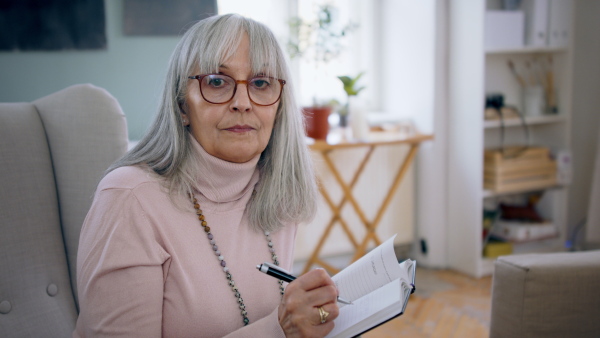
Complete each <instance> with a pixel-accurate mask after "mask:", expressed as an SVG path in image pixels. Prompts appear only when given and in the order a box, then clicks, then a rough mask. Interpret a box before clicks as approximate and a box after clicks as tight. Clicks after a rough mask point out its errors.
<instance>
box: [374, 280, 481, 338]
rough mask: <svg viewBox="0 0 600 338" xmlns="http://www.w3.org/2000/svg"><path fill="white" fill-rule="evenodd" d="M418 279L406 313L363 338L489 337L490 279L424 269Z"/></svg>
mask: <svg viewBox="0 0 600 338" xmlns="http://www.w3.org/2000/svg"><path fill="white" fill-rule="evenodd" d="M416 277H417V278H416V283H415V284H416V285H417V289H416V291H415V293H414V294H413V295H412V296H411V298H410V300H409V302H408V306H407V308H406V312H405V313H404V314H403V315H402V316H400V317H398V318H396V319H394V320H392V321H390V322H388V323H386V324H384V325H382V326H380V327H378V328H376V329H374V330H372V331H370V332H368V333H366V334H364V335H363V337H365V338H384V337H386V338H387V337H461V338H462V337H466V338H478V337H488V335H489V327H490V309H491V285H492V279H491V277H484V278H481V279H474V278H470V277H468V276H465V275H462V274H459V273H457V272H452V271H448V270H423V269H418V270H417V274H416ZM420 285H421V287H420Z"/></svg>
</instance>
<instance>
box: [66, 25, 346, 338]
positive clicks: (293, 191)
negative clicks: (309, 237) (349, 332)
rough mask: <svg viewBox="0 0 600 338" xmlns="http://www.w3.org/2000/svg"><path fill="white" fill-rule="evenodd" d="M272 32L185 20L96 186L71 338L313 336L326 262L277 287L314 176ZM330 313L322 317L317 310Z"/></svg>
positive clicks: (307, 211) (330, 294)
mask: <svg viewBox="0 0 600 338" xmlns="http://www.w3.org/2000/svg"><path fill="white" fill-rule="evenodd" d="M289 79H290V76H289V71H288V68H287V65H286V62H285V59H284V57H283V53H282V51H281V49H280V47H279V46H278V44H277V42H276V40H275V38H274V36H273V34H272V32H271V31H270V30H269V29H268V28H266V27H265V26H264V25H262V24H260V23H257V22H255V21H253V20H251V19H247V18H244V17H241V16H238V15H224V16H215V17H211V18H208V19H205V20H203V21H200V22H198V23H197V24H196V25H194V26H193V27H191V29H189V30H188V31H187V33H186V34H185V35H184V36H183V38H182V40H181V41H180V42H179V44H178V45H177V47H176V49H175V51H174V53H173V56H172V57H171V60H170V66H169V70H168V74H167V78H166V84H165V87H164V91H163V95H162V100H161V103H160V106H159V110H158V114H157V117H156V119H155V121H154V122H153V124H152V126H151V127H150V129H149V131H148V133H147V134H146V135H145V136H144V137H143V138H142V140H141V141H140V142H139V143H138V144H137V146H136V147H135V148H133V149H132V150H131V151H130V152H128V153H127V154H126V155H125V156H124V157H123V158H122V159H120V160H119V161H117V162H116V163H115V164H113V165H112V166H111V167H110V168H109V169H108V171H107V174H106V175H105V177H104V178H103V179H102V181H101V182H100V184H99V186H98V189H97V191H96V194H95V197H94V202H93V204H92V207H91V209H90V211H89V213H88V215H87V217H86V220H85V222H84V225H83V228H82V231H81V238H80V243H79V255H78V261H77V270H78V275H77V283H78V292H79V305H80V315H79V319H78V321H77V326H76V329H75V332H74V334H73V335H74V337H83V336H127V337H134V336H135V337H159V336H165V337H222V336H228V337H283V336H286V337H297V336H298V337H299V336H311V337H322V336H325V335H326V334H327V333H328V332H330V331H331V330H332V329H333V325H334V324H333V322H332V321H333V319H335V318H336V316H337V315H338V306H337V304H336V297H337V289H336V288H335V285H334V283H333V282H332V280H331V278H329V276H328V275H327V273H325V272H324V271H323V270H313V271H311V272H309V273H307V274H305V275H303V276H300V277H299V278H298V279H296V280H295V281H294V282H292V283H290V284H289V285H287V287H285V288H284V286H283V283H282V282H278V281H277V280H276V279H274V278H272V277H270V276H267V275H265V274H261V273H259V272H258V271H257V270H256V268H255V267H256V265H257V264H260V263H262V262H271V263H274V264H278V265H280V266H281V267H283V268H285V269H290V268H291V266H292V260H293V247H294V238H295V235H296V227H297V224H298V223H300V222H303V221H307V220H310V219H311V217H312V216H313V215H314V212H315V208H316V206H315V199H316V194H317V192H316V184H315V179H314V174H313V170H312V167H311V162H310V157H309V154H308V150H307V148H306V146H305V144H304V139H303V129H302V116H301V114H300V110H299V109H298V107H297V105H296V102H295V100H294V97H293V91H292V88H291V86H290V83H289ZM326 313H328V314H329V315H326Z"/></svg>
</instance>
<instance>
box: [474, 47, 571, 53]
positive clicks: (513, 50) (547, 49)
mask: <svg viewBox="0 0 600 338" xmlns="http://www.w3.org/2000/svg"><path fill="white" fill-rule="evenodd" d="M564 52H567V48H565V47H529V46H527V47H521V48H503V49H487V50H486V51H485V53H486V54H487V55H499V54H541V53H564Z"/></svg>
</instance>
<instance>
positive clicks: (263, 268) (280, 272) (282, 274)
mask: <svg viewBox="0 0 600 338" xmlns="http://www.w3.org/2000/svg"><path fill="white" fill-rule="evenodd" d="M256 269H258V271H260V272H262V273H266V274H267V275H269V276H272V277H275V278H277V279H279V280H282V281H284V282H287V283H291V282H292V281H293V280H294V279H296V276H294V275H291V274H290V273H289V272H287V271H285V270H284V269H282V268H280V267H278V266H277V265H275V264H271V263H266V262H265V263H262V264H259V265H257V266H256ZM337 301H338V302H340V303H342V304H348V305H352V302H349V301H347V300H345V299H343V298H340V297H338V298H337Z"/></svg>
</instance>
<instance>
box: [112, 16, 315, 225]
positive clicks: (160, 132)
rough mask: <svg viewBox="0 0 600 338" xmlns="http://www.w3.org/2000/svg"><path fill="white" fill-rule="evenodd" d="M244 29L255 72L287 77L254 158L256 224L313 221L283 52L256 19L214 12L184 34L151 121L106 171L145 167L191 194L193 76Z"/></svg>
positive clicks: (206, 69) (311, 188) (195, 168)
mask: <svg viewBox="0 0 600 338" xmlns="http://www.w3.org/2000/svg"><path fill="white" fill-rule="evenodd" d="M244 33H246V34H247V35H248V38H249V40H250V62H251V67H252V71H253V72H254V73H259V72H261V73H264V72H266V73H267V74H266V75H267V76H273V77H277V78H280V79H286V80H287V83H286V86H285V88H284V90H283V94H282V97H281V100H280V102H279V106H278V108H277V113H276V117H275V124H274V126H273V131H272V134H271V138H270V140H269V143H268V145H267V147H266V148H265V150H264V151H263V153H262V154H261V157H260V160H259V162H258V165H257V166H258V168H259V170H260V180H259V182H258V184H257V187H256V194H255V195H254V196H253V198H252V199H251V200H250V202H249V203H248V205H247V206H246V212H247V214H248V217H249V222H250V225H251V226H252V227H254V228H255V229H262V230H265V231H274V230H276V229H278V228H280V227H282V226H283V225H285V224H287V223H300V222H306V221H310V220H311V219H312V218H313V217H314V214H315V212H316V198H317V188H316V182H315V177H314V172H313V167H312V161H311V157H310V154H309V151H308V149H307V147H306V144H305V141H304V132H303V124H302V123H303V120H302V114H301V110H300V109H299V107H298V105H297V103H296V100H295V98H294V95H293V87H292V85H291V83H290V82H291V81H289V80H290V78H291V76H290V72H289V70H288V66H287V63H286V61H285V57H284V54H283V52H282V50H281V48H280V47H279V44H278V43H277V40H276V39H275V36H274V35H273V33H272V32H271V30H270V29H269V28H267V27H266V26H265V25H263V24H261V23H259V22H256V21H254V20H252V19H248V18H244V17H242V16H239V15H235V14H228V15H222V16H213V17H210V18H207V19H204V20H202V21H200V22H198V23H196V24H195V25H194V26H192V27H191V28H190V29H189V30H188V31H187V32H186V33H185V35H184V36H183V38H182V39H181V41H180V42H179V44H178V45H177V47H176V48H175V51H174V52H173V55H172V56H171V60H170V62H169V69H168V72H167V77H166V81H165V87H164V90H163V94H162V98H161V102H160V104H159V109H158V113H157V116H156V118H155V120H154V122H153V123H152V125H151V126H150V128H149V129H148V131H147V132H146V134H145V136H144V137H143V138H142V139H141V140H140V141H139V143H138V144H137V145H136V146H135V147H134V148H133V149H131V151H129V152H128V153H127V154H125V156H123V158H121V159H120V160H118V161H117V162H115V163H114V164H113V165H112V166H111V167H110V168H109V169H108V170H107V173H109V172H110V171H112V170H114V169H116V168H119V167H122V166H130V165H138V166H142V167H143V166H146V167H149V168H150V169H151V170H152V171H154V172H155V173H157V174H158V175H160V176H161V177H162V178H163V182H164V184H165V185H166V187H167V188H168V190H169V193H170V194H171V196H173V197H186V196H187V195H188V193H190V192H191V191H192V189H193V187H194V186H195V180H196V179H197V177H198V173H199V172H200V170H201V169H202V168H203V167H204V164H203V161H202V159H201V157H199V156H197V155H196V153H195V152H194V150H193V146H192V144H191V143H190V142H191V138H192V137H193V136H192V135H191V134H190V133H189V131H188V130H187V128H186V127H184V125H183V123H182V112H183V111H182V108H181V107H184V104H185V96H186V91H187V84H188V76H190V75H196V74H207V73H215V72H218V69H219V65H221V64H222V63H223V61H224V60H227V59H228V58H229V57H230V56H231V55H232V54H233V53H234V52H235V50H236V49H237V46H238V45H239V42H240V40H241V38H242V36H243V35H244ZM265 67H266V69H265ZM198 71H199V73H195V74H192V72H198ZM173 200H174V201H176V200H178V199H177V198H173ZM185 200H186V202H187V201H188V199H185Z"/></svg>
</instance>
